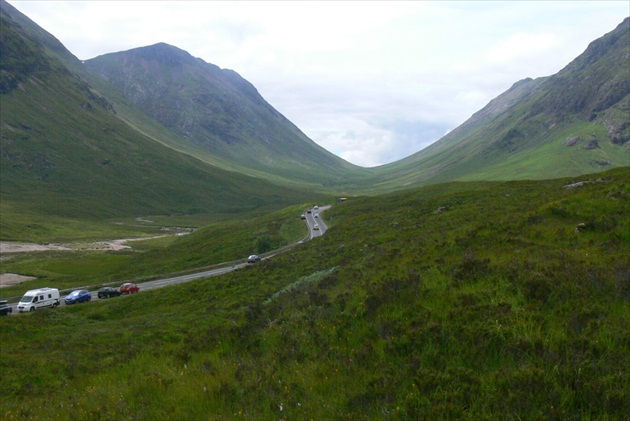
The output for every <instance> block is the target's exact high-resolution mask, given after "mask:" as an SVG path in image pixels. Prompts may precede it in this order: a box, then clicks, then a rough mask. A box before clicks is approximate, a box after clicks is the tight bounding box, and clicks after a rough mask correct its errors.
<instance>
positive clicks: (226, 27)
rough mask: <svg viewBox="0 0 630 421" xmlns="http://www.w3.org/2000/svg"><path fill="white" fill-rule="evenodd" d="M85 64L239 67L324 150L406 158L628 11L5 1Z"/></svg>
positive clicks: (564, 58) (458, 4) (619, 7)
mask: <svg viewBox="0 0 630 421" xmlns="http://www.w3.org/2000/svg"><path fill="white" fill-rule="evenodd" d="M9 3H10V4H12V5H13V6H14V7H16V8H17V9H18V10H20V11H21V12H22V13H24V14H25V15H27V16H28V17H29V18H31V19H32V20H33V21H35V23H37V24H38V25H39V26H41V27H43V28H44V29H45V30H47V31H48V32H50V33H51V34H52V35H53V36H55V37H56V38H57V39H59V40H60V41H61V42H62V43H63V44H64V45H65V46H66V47H67V48H68V49H69V50H70V51H71V52H72V53H73V54H74V55H75V56H77V57H78V58H79V59H81V60H86V59H90V58H93V57H96V56H98V55H101V54H106V53H111V52H118V51H124V50H129V49H132V48H136V47H144V46H147V45H152V44H155V43H158V42H165V43H168V44H171V45H174V46H176V47H179V48H181V49H183V50H186V51H188V52H189V53H190V54H192V55H193V56H195V57H199V58H201V59H203V60H204V61H206V62H208V63H212V64H215V65H217V66H219V67H221V68H228V69H232V70H235V71H236V72H238V73H239V74H240V75H241V76H242V77H244V78H245V79H247V80H248V81H249V82H251V83H252V84H253V85H254V86H255V87H256V88H257V89H258V91H259V92H260V94H261V95H262V96H263V97H264V98H265V99H266V100H267V101H268V102H269V103H270V104H271V105H272V106H273V107H274V108H276V109H277V110H278V111H280V112H281V113H282V114H284V115H285V116H286V117H287V118H288V119H289V120H291V121H292V122H293V123H294V124H296V125H297V126H298V127H299V128H300V129H301V130H302V131H303V132H304V133H305V134H306V135H307V136H309V137H310V138H311V139H313V140H314V141H315V142H317V143H318V144H320V145H321V146H323V147H324V148H326V149H327V150H329V151H331V152H333V153H335V154H337V155H339V156H341V157H342V158H344V159H346V160H347V161H350V162H352V163H354V164H358V165H362V166H367V167H371V166H376V165H381V164H385V163H389V162H393V161H395V160H398V159H401V158H404V157H406V156H408V155H411V154H412V153H415V152H417V151H419V150H421V149H422V148H424V147H426V146H427V145H429V144H430V143H432V142H434V141H436V140H438V139H439V138H440V137H442V136H443V135H444V134H446V133H447V132H448V131H449V130H452V129H454V128H455V127H457V126H458V125H460V124H462V123H463V122H464V121H466V120H467V119H468V118H469V117H470V116H471V115H472V114H473V113H475V112H476V111H478V110H479V109H481V108H483V107H484V106H485V105H486V104H487V103H488V102H489V101H490V100H491V99H493V98H495V97H496V96H498V95H500V94H501V93H502V92H504V91H506V90H507V89H509V88H510V86H512V84H513V83H515V82H517V81H519V80H521V79H524V78H526V77H531V78H537V77H541V76H549V75H552V74H554V73H557V72H558V71H559V70H561V69H562V68H563V67H564V66H566V65H567V64H568V63H569V62H570V61H571V60H573V59H574V58H575V57H577V56H578V55H580V54H581V53H582V52H583V51H584V50H585V49H586V47H587V46H588V44H589V43H590V42H591V41H593V40H595V39H597V38H599V37H601V36H602V35H604V34H606V33H608V32H610V31H612V30H613V29H615V27H616V26H617V25H618V24H619V23H621V22H622V21H623V19H624V18H626V17H627V16H628V15H630V3H629V2H628V1H627V0H620V1H558V2H554V1H538V2H534V1H483V2H469V1H466V2H464V1H432V2H421V1H404V2H393V1H383V2H379V1H368V2H360V1H350V2H338V1H335V2H333V1H317V2H306V1H296V2H288V1H279V2H264V1H255V2H239V1H228V2H221V1H205V2H202V1H191V2H185V1H140V2H133V1H125V2H122V1H50V0H46V1H11V0H9Z"/></svg>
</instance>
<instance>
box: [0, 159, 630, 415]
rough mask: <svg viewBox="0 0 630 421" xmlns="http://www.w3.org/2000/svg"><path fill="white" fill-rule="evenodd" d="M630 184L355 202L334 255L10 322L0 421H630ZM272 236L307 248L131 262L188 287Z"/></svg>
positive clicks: (256, 232)
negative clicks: (282, 244) (206, 269)
mask: <svg viewBox="0 0 630 421" xmlns="http://www.w3.org/2000/svg"><path fill="white" fill-rule="evenodd" d="M629 176H630V173H629V169H628V168H621V169H616V170H611V171H608V172H605V173H599V174H592V175H586V176H580V177H573V178H565V179H553V180H543V181H510V182H471V183H447V184H441V185H432V186H427V187H424V188H420V189H416V190H411V191H408V192H405V193H404V194H400V193H397V194H388V195H381V196H378V197H354V198H349V200H347V201H346V202H343V203H336V204H334V206H333V207H332V208H331V209H329V210H328V211H326V213H325V218H326V221H327V223H328V225H329V226H330V228H329V230H328V231H327V233H326V235H325V236H323V237H320V238H317V239H316V240H313V241H310V242H308V243H304V244H301V245H298V246H296V247H295V248H294V249H292V250H291V251H290V252H287V253H284V254H281V255H278V256H275V257H274V258H273V259H270V260H267V261H263V262H261V263H260V264H257V265H254V266H250V267H247V268H246V269H243V270H238V271H235V272H232V273H230V274H227V275H224V276H221V277H214V278H208V279H205V280H199V281H195V282H190V283H187V284H181V285H177V286H172V287H167V288H163V289H160V290H154V291H144V292H141V293H140V294H136V295H134V296H131V297H123V298H120V299H111V300H107V301H98V302H94V303H90V304H86V305H81V306H76V307H71V308H60V309H51V310H44V311H38V312H36V313H35V314H26V315H21V316H19V317H15V316H12V317H7V318H3V319H2V320H0V332H1V333H2V347H1V355H0V370H1V371H2V382H1V383H0V407H1V408H2V413H1V414H0V417H2V418H3V419H7V420H11V419H20V420H22V419H121V420H123V419H134V420H155V419H208V418H210V419H234V418H242V419H252V418H263V419H311V418H312V419H353V420H355V419H387V418H393V419H563V420H564V419H607V420H616V419H624V418H625V417H626V415H627V414H628V413H629V412H630V395H629V393H630V391H629V390H630V389H629V388H628V377H629V374H630V363H629V361H630V355H629V354H630V351H629V350H630V333H629V331H628V329H627V327H628V326H629V325H630V306H629V305H628V302H629V300H630V281H629V279H630V264H629V261H628V259H629V256H630V253H629V250H630V248H629V247H630V226H629V224H630V221H629V218H628V210H629V209H628V205H629V199H630V177H629ZM291 212H293V211H291ZM280 219H282V218H280ZM295 219H296V222H297V223H302V222H300V221H299V219H298V218H295ZM254 222H256V221H254ZM285 225H286V226H287V227H289V226H291V227H293V228H290V229H288V228H287V229H281V227H282V226H285ZM263 228H264V229H263ZM301 229H302V230H304V229H305V228H304V227H303V226H302V228H301ZM263 231H268V232H266V233H267V234H269V235H270V236H271V237H273V238H275V239H276V240H278V241H279V239H280V238H281V237H285V238H287V240H286V241H289V240H288V239H289V238H295V237H300V236H301V235H303V234H304V232H300V228H297V225H295V226H294V225H293V223H292V222H291V223H289V222H286V223H278V224H274V223H273V222H272V221H270V220H267V221H265V222H262V221H258V223H257V224H256V223H254V225H248V224H233V223H232V222H230V221H224V222H216V223H215V224H214V226H211V227H208V228H207V229H204V230H200V231H198V232H196V233H194V234H191V235H189V236H186V237H182V238H180V239H177V240H176V241H174V242H172V243H170V244H166V243H163V244H161V246H160V247H158V250H157V251H154V250H146V251H144V250H138V251H136V252H134V253H133V254H130V252H123V254H125V253H126V255H125V257H124V259H138V260H137V262H143V261H144V262H149V261H155V262H160V261H167V260H169V261H171V262H180V263H178V264H177V265H176V266H177V267H178V268H183V266H186V265H187V264H186V263H181V262H187V261H190V265H191V266H194V265H197V264H201V263H202V260H201V259H200V256H202V255H205V256H206V257H205V258H206V259H208V260H207V261H206V263H207V262H210V261H212V260H214V259H215V258H216V259H218V260H221V259H226V258H229V256H231V254H230V252H226V253H224V252H223V251H222V250H221V244H230V239H231V238H232V237H236V238H240V239H241V240H239V241H243V239H247V241H246V243H248V244H250V245H252V244H253V243H256V241H257V239H259V238H260V237H261V236H263V237H264V234H265V232H263ZM281 232H282V234H280V233H281ZM287 232H291V233H290V234H287ZM274 241H275V240H274ZM272 243H273V242H272ZM265 244H269V243H265ZM160 248H161V249H162V250H161V251H160V250H159V249H160ZM114 255H116V253H102V254H100V255H99V256H100V257H99V256H94V255H90V256H86V258H88V259H91V262H92V263H91V264H90V265H87V266H84V267H86V268H87V267H89V266H94V262H96V261H98V260H99V259H103V260H102V261H103V262H107V261H108V259H112V256H114ZM149 256H150V259H149ZM82 258H83V257H82V256H80V255H77V256H75V259H74V260H75V262H78V264H80V262H81V259H82ZM56 259H61V258H59V255H57V257H55V256H54V255H53V254H51V255H50V260H49V262H50V265H53V264H54V263H55V261H56ZM143 259H146V260H143ZM129 261H135V260H128V261H127V262H126V263H129ZM16 262H17V261H16ZM9 263H10V261H9V262H6V263H4V262H3V265H4V264H9ZM57 263H58V261H57ZM16 264H17V263H16ZM65 264H66V265H68V263H67V262H66V263H65ZM125 267H126V269H125V271H127V272H125V273H126V274H128V275H132V271H133V268H134V267H137V268H139V269H138V270H142V271H144V269H142V268H143V267H144V268H146V266H145V265H142V264H138V265H136V264H131V265H129V264H125ZM108 270H109V271H110V273H112V274H113V273H120V272H119V271H120V270H121V266H120V265H116V264H112V265H111V267H109V269H108V264H107V263H106V264H103V265H101V266H100V267H98V271H97V270H94V271H93V272H90V271H89V270H88V269H86V271H85V272H84V273H83V274H82V279H81V280H80V281H81V282H84V281H86V280H87V281H89V280H93V281H94V282H100V281H102V280H104V277H103V276H102V275H101V274H102V273H104V272H107V271H108ZM44 271H45V268H43V267H42V273H43V272H44ZM97 272H98V273H97ZM75 281H76V282H79V279H75Z"/></svg>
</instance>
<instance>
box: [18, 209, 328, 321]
mask: <svg viewBox="0 0 630 421" xmlns="http://www.w3.org/2000/svg"><path fill="white" fill-rule="evenodd" d="M329 208H330V206H322V207H320V208H319V209H314V208H313V209H310V211H311V213H308V212H306V213H305V214H304V215H305V217H306V225H307V226H308V237H306V238H305V239H304V240H301V241H298V242H297V243H296V244H301V243H303V242H304V241H308V240H312V239H313V238H315V237H320V236H322V235H323V234H324V233H325V232H326V230H327V229H328V227H327V226H326V223H325V222H324V221H323V220H322V219H321V217H320V215H319V214H320V212H323V211H325V210H326V209H329ZM316 225H317V226H318V227H319V229H315V226H316ZM294 245H295V244H294ZM290 247H291V246H290ZM290 247H288V248H290ZM285 249H286V248H285ZM276 254H278V251H276V252H275V253H272V254H268V255H266V256H264V257H262V259H263V260H264V259H270V258H272V257H273V256H275V255H276ZM248 264H249V263H242V262H239V263H234V264H230V263H225V265H226V266H222V267H218V268H215V269H210V270H206V271H202V272H197V273H191V274H187V275H180V276H175V277H171V278H164V279H158V280H155V281H147V282H142V283H137V285H138V286H139V287H140V292H142V291H148V290H151V289H157V288H162V287H165V286H167V285H175V284H179V283H182V282H190V281H194V280H195V279H201V278H209V277H211V276H219V275H223V274H226V273H229V272H232V271H235V270H237V269H241V268H242V267H245V266H247V265H248ZM217 266H221V264H218V265H217ZM123 282H126V281H121V282H120V283H121V285H122V284H123ZM77 289H88V290H89V289H90V288H77ZM91 293H92V301H98V300H99V298H98V295H97V292H96V291H91ZM132 295H133V294H132ZM60 298H61V303H60V305H59V307H64V306H65V305H66V304H65V302H64V301H63V299H64V298H65V295H62V296H61V297H60ZM106 299H111V298H106ZM73 305H85V303H82V304H73ZM11 308H12V309H13V313H12V314H13V315H15V314H20V313H18V311H17V303H11Z"/></svg>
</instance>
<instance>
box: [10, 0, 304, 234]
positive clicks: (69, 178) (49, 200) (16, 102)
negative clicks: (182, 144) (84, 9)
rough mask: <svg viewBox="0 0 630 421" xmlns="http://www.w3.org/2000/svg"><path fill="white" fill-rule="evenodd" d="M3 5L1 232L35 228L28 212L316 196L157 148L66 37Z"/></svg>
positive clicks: (199, 208)
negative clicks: (88, 71)
mask: <svg viewBox="0 0 630 421" xmlns="http://www.w3.org/2000/svg"><path fill="white" fill-rule="evenodd" d="M0 5H1V6H2V7H1V9H0V19H1V20H0V27H1V28H2V30H1V31H0V37H1V38H0V106H1V109H2V113H1V115H0V169H1V172H0V176H1V183H0V199H1V207H2V232H3V234H2V235H3V236H6V235H8V232H7V231H8V228H7V227H8V226H9V224H11V223H12V222H15V223H16V224H17V225H11V226H12V227H13V228H11V230H13V231H19V230H20V229H28V224H29V220H28V218H26V217H23V216H22V215H24V214H27V213H28V212H33V213H35V214H37V215H46V216H54V215H57V216H63V217H72V218H98V219H106V218H113V217H120V216H134V215H136V216H137V215H158V214H202V213H208V214H221V213H239V212H250V211H254V210H256V209H270V208H279V207H284V206H286V205H288V204H291V203H296V202H299V201H306V200H309V199H310V200H312V198H313V197H314V195H315V193H314V192H313V191H311V190H308V189H304V188H301V189H294V188H288V187H286V186H278V185H276V184H272V183H270V182H269V181H267V180H264V179H261V178H254V177H250V176H247V175H245V174H242V173H237V172H233V171H227V170H225V169H222V168H218V167H216V166H212V165H209V164H208V163H206V162H203V161H201V160H199V159H197V158H194V157H192V156H190V155H188V154H185V153H183V152H180V151H177V150H175V149H173V148H172V147H168V146H166V145H164V144H163V143H160V142H156V140H155V139H153V138H151V137H149V136H147V135H145V134H144V133H142V132H140V131H139V130H137V129H136V128H135V127H133V126H131V125H129V124H128V122H126V121H124V120H123V119H121V118H120V116H119V114H118V113H117V111H116V108H115V107H114V105H113V103H112V102H111V101H110V100H109V99H107V98H105V97H104V96H103V95H102V94H101V93H100V92H99V91H97V90H96V89H94V88H93V86H91V85H90V84H88V83H87V82H86V80H85V79H84V78H82V77H81V76H80V74H78V73H76V72H74V71H73V69H79V68H81V63H80V61H79V60H77V59H76V57H74V56H73V55H72V54H71V53H70V52H68V51H67V50H66V49H65V48H64V47H63V46H62V45H61V43H59V41H57V40H56V39H55V38H54V37H52V36H51V35H50V34H47V33H46V32H45V31H43V30H42V29H41V28H39V27H38V26H37V25H36V24H35V23H33V22H32V21H30V20H29V19H28V18H27V17H25V16H24V15H22V14H21V13H20V12H19V11H17V10H16V9H15V8H13V7H12V6H11V5H9V4H8V3H6V2H5V1H2V2H1V3H0Z"/></svg>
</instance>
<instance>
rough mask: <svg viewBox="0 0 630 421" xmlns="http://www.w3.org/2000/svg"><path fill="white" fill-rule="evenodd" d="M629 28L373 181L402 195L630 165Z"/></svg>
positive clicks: (499, 100) (522, 84)
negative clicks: (417, 189)
mask: <svg viewBox="0 0 630 421" xmlns="http://www.w3.org/2000/svg"><path fill="white" fill-rule="evenodd" d="M629 28H630V18H626V19H624V21H623V22H622V23H620V24H619V25H618V26H617V27H616V28H615V29H614V30H613V31H611V32H609V33H607V34H605V35H604V36H602V37H601V38H599V39H597V40H595V41H593V42H591V43H590V44H589V46H588V47H587V48H586V50H585V51H584V52H583V53H582V54H581V55H580V56H578V57H577V58H575V59H574V60H573V61H572V62H571V63H569V64H568V65H567V66H565V67H564V68H563V69H562V70H560V71H559V72H558V73H556V74H555V75H551V76H547V77H542V78H537V79H531V78H527V79H524V80H522V81H519V82H517V83H515V84H514V85H513V86H512V87H511V88H510V89H508V90H507V91H505V92H504V93H502V94H500V95H499V96H497V97H496V98H494V99H493V100H492V101H490V102H489V103H488V104H487V105H486V106H485V107H484V108H482V109H481V110H479V111H478V112H476V113H475V114H473V116H472V117H471V118H469V119H468V120H467V121H465V122H464V123H463V124H461V125H460V126H458V127H457V128H456V129H454V130H453V131H451V132H450V133H448V134H447V135H446V136H444V137H442V138H441V139H439V140H438V141H436V142H435V143H433V144H432V145H430V146H428V147H427V148H425V149H423V150H421V151H419V152H417V153H415V154H413V155H410V156H409V157H406V158H403V159H402V160H399V161H397V162H394V163H391V164H387V165H384V166H382V167H379V171H378V178H380V179H376V178H375V183H377V184H379V183H380V185H381V188H383V189H391V188H395V189H400V188H408V187H409V186H413V185H424V184H430V183H436V182H442V181H449V180H481V179H486V180H507V179H519V178H538V179H540V178H552V177H561V176H571V175H578V174H583V173H589V172H596V171H600V170H602V169H603V168H605V167H612V166H628V165H630V159H629V155H628V146H627V145H628V140H629V139H630V122H629V121H628V120H629V119H628V115H629V113H630V72H629V71H628V66H627V63H628V57H630V53H629V51H630V40H629V33H630V29H629ZM570 139H578V140H577V141H576V142H573V143H571V142H570V141H569V140H570ZM570 145H578V147H576V148H571V146H570ZM585 151H589V152H588V153H585Z"/></svg>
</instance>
